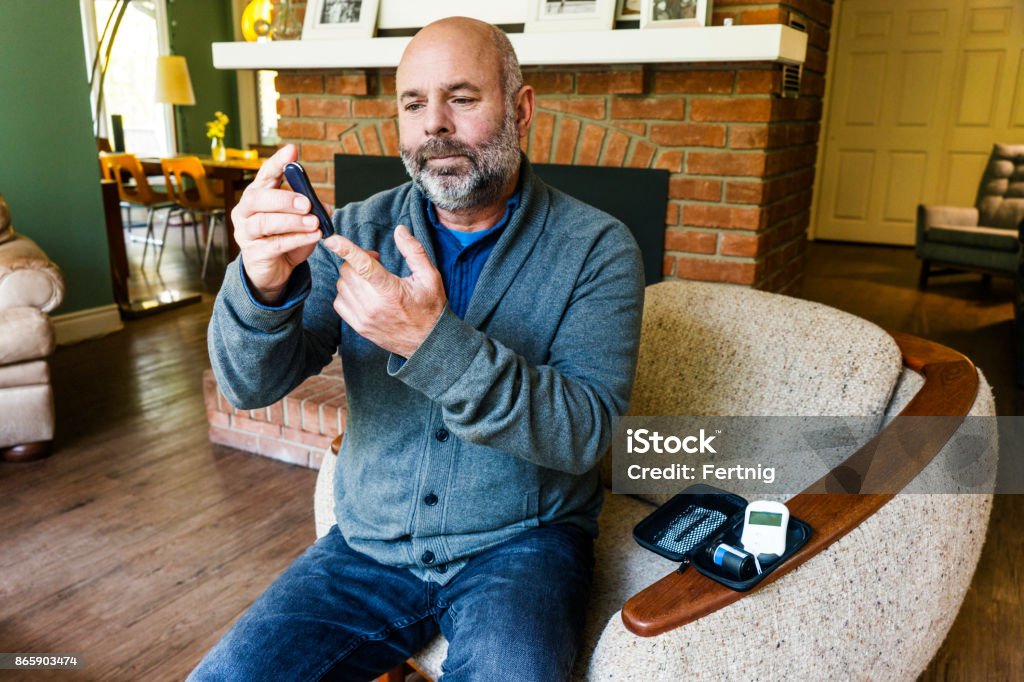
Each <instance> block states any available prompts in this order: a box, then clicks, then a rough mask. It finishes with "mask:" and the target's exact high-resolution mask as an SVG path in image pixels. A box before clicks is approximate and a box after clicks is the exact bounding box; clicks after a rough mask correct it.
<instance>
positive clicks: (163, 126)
mask: <svg viewBox="0 0 1024 682" xmlns="http://www.w3.org/2000/svg"><path fill="white" fill-rule="evenodd" d="M158 2H159V3H162V2H163V0H132V2H131V4H130V5H129V6H128V9H127V10H126V11H125V13H124V17H123V18H122V20H121V24H120V26H119V27H118V30H117V35H116V37H115V40H114V45H113V49H112V50H111V52H110V62H109V64H108V65H107V74H106V78H105V80H104V85H103V100H104V102H103V106H102V108H101V113H102V116H103V119H104V120H103V125H102V126H101V128H100V134H101V135H103V134H104V133H107V136H108V137H109V136H110V130H111V128H110V116H111V115H112V114H120V115H121V116H122V117H123V121H124V146H125V149H126V150H128V151H130V152H132V153H133V154H139V155H143V156H167V155H168V154H169V152H170V149H169V145H170V135H169V130H170V128H169V126H170V124H171V122H170V121H169V120H168V118H167V114H166V111H167V108H166V107H165V106H164V105H163V104H159V103H157V102H156V100H155V98H154V92H155V89H156V67H155V64H156V58H157V54H158V53H159V44H160V40H159V38H158V34H159V32H160V31H159V27H158V25H157V21H158V19H157V15H158V7H157V3H158ZM83 6H84V8H85V9H86V10H88V9H90V7H89V6H88V5H87V4H83ZM116 7H117V3H116V2H115V1H114V0H93V1H92V3H91V9H92V11H93V12H94V13H95V14H94V17H95V21H94V22H93V25H94V26H95V27H96V34H95V37H94V39H93V41H92V45H93V47H92V48H91V50H92V51H93V55H94V54H95V52H94V51H95V47H94V46H95V44H96V41H97V40H99V34H101V33H102V32H103V27H104V26H105V25H106V23H107V18H108V17H109V16H110V15H111V12H114V11H115V9H116ZM159 9H162V7H161V8H159ZM161 14H162V13H161ZM87 66H92V55H90V58H89V62H88V64H87ZM101 66H102V64H101ZM97 78H99V75H98V74H97ZM111 142H113V140H111Z"/></svg>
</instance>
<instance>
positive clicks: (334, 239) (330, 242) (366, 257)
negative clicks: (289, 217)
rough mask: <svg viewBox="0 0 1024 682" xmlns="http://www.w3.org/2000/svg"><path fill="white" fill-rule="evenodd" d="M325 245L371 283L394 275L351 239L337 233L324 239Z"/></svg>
mask: <svg viewBox="0 0 1024 682" xmlns="http://www.w3.org/2000/svg"><path fill="white" fill-rule="evenodd" d="M323 244H324V246H326V247H327V248H328V249H330V250H331V251H333V252H334V253H336V254H337V255H338V256H340V257H342V258H344V259H345V262H346V263H348V264H349V265H350V266H352V269H353V270H354V271H355V273H356V274H357V275H359V276H360V277H361V278H363V279H365V280H366V281H367V282H369V283H370V284H381V283H383V282H384V280H386V279H387V278H388V277H393V275H392V274H391V273H390V272H388V271H387V269H386V268H385V267H384V266H383V265H381V264H380V261H379V260H377V259H376V258H374V257H373V256H371V255H370V253H369V252H367V251H366V250H365V249H363V248H362V247H361V246H359V245H358V244H356V243H355V242H353V241H352V240H351V239H348V238H346V237H342V236H341V235H340V234H335V235H332V236H330V237H329V238H327V239H325V240H324V241H323Z"/></svg>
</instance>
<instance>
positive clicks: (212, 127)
mask: <svg viewBox="0 0 1024 682" xmlns="http://www.w3.org/2000/svg"><path fill="white" fill-rule="evenodd" d="M230 122H231V119H230V118H228V117H227V116H226V115H225V114H224V112H223V111H215V112H214V113H213V120H212V121H207V122H206V136H207V137H208V138H210V139H213V138H215V137H216V138H220V139H224V132H225V128H226V127H227V125H228V123H230Z"/></svg>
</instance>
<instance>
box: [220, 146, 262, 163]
mask: <svg viewBox="0 0 1024 682" xmlns="http://www.w3.org/2000/svg"><path fill="white" fill-rule="evenodd" d="M224 157H225V158H226V159H228V160H231V159H246V160H248V161H255V160H256V159H258V158H260V155H259V152H258V151H257V150H255V149H236V148H234V147H225V148H224Z"/></svg>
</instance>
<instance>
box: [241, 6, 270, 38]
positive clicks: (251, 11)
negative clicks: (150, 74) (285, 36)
mask: <svg viewBox="0 0 1024 682" xmlns="http://www.w3.org/2000/svg"><path fill="white" fill-rule="evenodd" d="M273 8H274V3H273V2H271V0H252V2H250V3H249V4H248V5H246V6H245V9H244V10H242V37H243V38H245V39H246V40H248V41H249V42H250V43H251V42H255V41H256V40H257V39H259V38H265V37H267V36H269V35H270V20H271V18H272V17H271V14H272V11H273Z"/></svg>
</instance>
